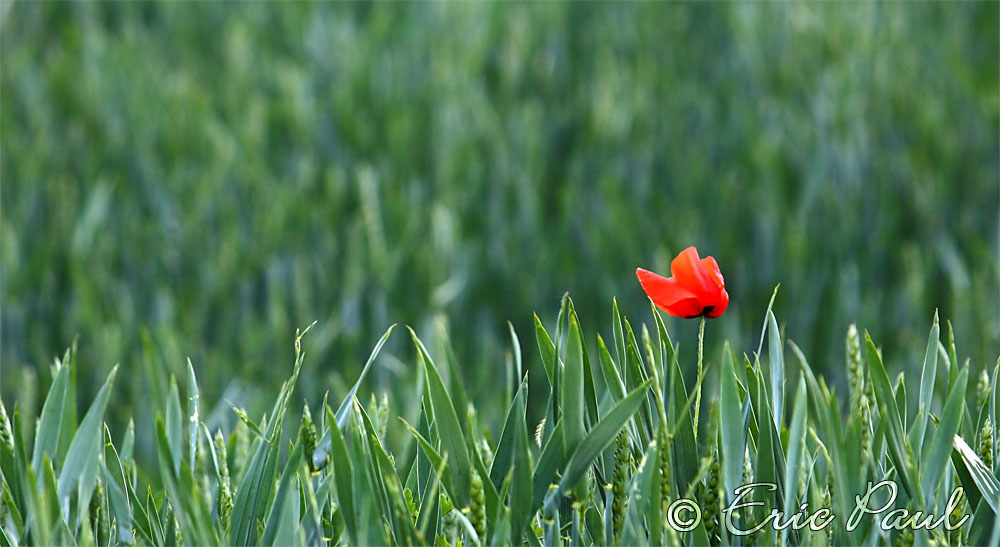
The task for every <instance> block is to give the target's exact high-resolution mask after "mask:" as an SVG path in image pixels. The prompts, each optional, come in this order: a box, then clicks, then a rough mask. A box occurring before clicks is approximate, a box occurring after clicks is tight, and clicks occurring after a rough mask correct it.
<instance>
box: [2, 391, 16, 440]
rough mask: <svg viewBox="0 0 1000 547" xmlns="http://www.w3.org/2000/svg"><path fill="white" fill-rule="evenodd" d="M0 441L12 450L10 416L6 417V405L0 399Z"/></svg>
mask: <svg viewBox="0 0 1000 547" xmlns="http://www.w3.org/2000/svg"><path fill="white" fill-rule="evenodd" d="M0 442H2V443H3V444H4V445H5V446H6V447H7V448H9V449H10V450H14V434H13V433H11V428H10V418H8V417H7V407H6V406H4V404H3V399H0Z"/></svg>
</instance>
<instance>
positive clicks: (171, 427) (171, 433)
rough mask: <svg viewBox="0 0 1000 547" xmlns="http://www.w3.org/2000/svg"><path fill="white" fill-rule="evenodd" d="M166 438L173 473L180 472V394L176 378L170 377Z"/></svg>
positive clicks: (182, 434) (182, 438) (182, 435)
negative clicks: (168, 442)
mask: <svg viewBox="0 0 1000 547" xmlns="http://www.w3.org/2000/svg"><path fill="white" fill-rule="evenodd" d="M166 419H167V440H168V441H170V452H171V454H172V456H173V458H174V460H173V466H174V467H173V469H174V474H175V475H176V474H177V473H179V472H180V469H181V457H182V456H183V454H184V422H183V421H181V420H182V418H181V396H180V393H179V392H178V390H177V379H176V378H174V377H173V376H171V377H170V392H169V395H167V417H166Z"/></svg>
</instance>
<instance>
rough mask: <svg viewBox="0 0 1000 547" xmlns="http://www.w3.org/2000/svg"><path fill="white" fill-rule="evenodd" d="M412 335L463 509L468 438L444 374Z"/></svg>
mask: <svg viewBox="0 0 1000 547" xmlns="http://www.w3.org/2000/svg"><path fill="white" fill-rule="evenodd" d="M410 336H411V337H412V338H413V342H414V345H416V346H417V351H418V353H419V355H420V363H421V365H422V367H423V369H424V378H425V381H426V382H427V389H428V394H429V395H430V399H431V406H432V407H434V416H435V426H436V428H437V431H438V435H439V436H440V437H441V443H442V446H443V447H444V450H445V453H446V454H448V461H449V462H452V465H449V467H450V469H449V471H450V473H451V483H452V485H453V486H454V487H455V493H456V494H457V495H458V502H459V504H460V506H463V507H464V506H466V505H468V504H469V484H470V483H469V481H470V477H471V463H470V461H469V452H468V449H467V446H466V444H465V436H464V435H463V434H462V426H461V425H460V424H459V421H458V415H457V414H456V413H455V407H454V406H453V405H452V401H451V397H450V396H449V395H448V391H447V390H446V389H445V387H444V382H443V381H442V380H441V375H440V374H438V371H437V367H436V366H435V365H434V361H432V360H431V358H430V355H428V354H427V351H426V350H425V349H424V347H423V344H421V343H420V340H419V339H418V338H417V334H416V333H415V332H413V329H410Z"/></svg>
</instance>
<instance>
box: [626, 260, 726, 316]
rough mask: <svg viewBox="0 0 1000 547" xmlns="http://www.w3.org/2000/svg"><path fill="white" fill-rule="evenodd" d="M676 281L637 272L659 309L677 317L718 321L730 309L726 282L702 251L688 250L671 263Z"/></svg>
mask: <svg viewBox="0 0 1000 547" xmlns="http://www.w3.org/2000/svg"><path fill="white" fill-rule="evenodd" d="M670 273H671V274H672V275H673V277H663V276H662V275H658V274H655V273H653V272H651V271H649V270H644V269H642V268H636V270H635V275H636V276H637V277H638V278H639V283H640V284H641V285H642V290H644V291H646V294H647V295H648V296H649V298H650V299H651V300H652V301H653V304H656V307H658V308H660V309H661V310H663V311H665V312H667V314H669V315H672V316H674V317H686V318H688V319H691V318H694V317H700V316H702V315H705V316H708V317H718V316H720V315H722V314H723V312H725V311H726V307H727V306H729V293H727V292H726V281H725V280H724V279H723V278H722V272H720V271H719V264H718V263H716V262H715V259H714V258H712V257H710V256H706V257H705V258H699V257H698V249H695V248H694V247H688V248H687V249H684V250H683V251H681V254H679V255H677V257H676V258H674V259H673V260H672V261H671V262H670Z"/></svg>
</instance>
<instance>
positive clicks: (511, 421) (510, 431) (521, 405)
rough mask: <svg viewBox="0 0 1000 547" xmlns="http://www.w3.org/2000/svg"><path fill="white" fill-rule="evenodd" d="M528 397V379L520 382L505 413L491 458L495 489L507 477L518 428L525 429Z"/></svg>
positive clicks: (492, 479) (491, 478) (491, 474)
mask: <svg viewBox="0 0 1000 547" xmlns="http://www.w3.org/2000/svg"><path fill="white" fill-rule="evenodd" d="M527 397H528V378H527V377H525V378H524V379H523V380H521V383H520V386H519V387H518V388H517V393H516V394H515V395H514V400H513V401H512V402H511V405H510V408H509V409H508V411H507V418H506V419H505V420H504V424H503V430H502V431H501V432H500V442H499V444H498V445H497V449H496V453H495V455H494V456H493V465H492V467H491V469H490V480H491V481H492V482H493V484H494V485H495V486H496V487H498V488H499V487H500V484H501V483H502V481H503V480H504V478H505V477H506V476H507V472H508V471H510V467H511V464H512V462H513V459H514V452H515V445H516V444H517V441H516V439H517V436H518V434H519V433H518V431H520V428H523V427H525V423H524V420H525V418H524V412H525V408H526V405H527Z"/></svg>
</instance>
